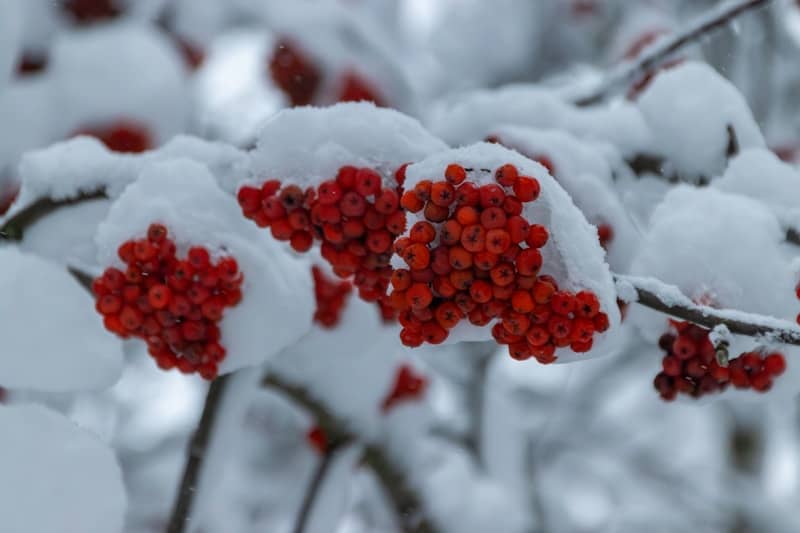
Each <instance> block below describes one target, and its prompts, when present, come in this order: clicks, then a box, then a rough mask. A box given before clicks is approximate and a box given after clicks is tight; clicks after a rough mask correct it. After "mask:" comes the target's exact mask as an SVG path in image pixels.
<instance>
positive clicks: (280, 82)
mask: <svg viewBox="0 0 800 533" xmlns="http://www.w3.org/2000/svg"><path fill="white" fill-rule="evenodd" d="M269 72H270V75H271V76H272V81H273V82H274V83H275V85H277V86H278V88H279V89H280V90H282V91H283V92H284V94H286V96H287V97H288V98H289V101H290V102H291V104H292V105H293V106H300V105H308V104H310V103H311V101H312V100H313V98H314V94H316V92H317V89H318V88H319V85H320V83H321V81H322V75H321V74H320V71H319V69H318V68H317V66H316V65H315V64H314V62H313V61H312V60H311V59H310V58H309V57H308V56H306V55H305V54H304V53H303V52H302V51H301V50H300V48H299V47H298V46H297V44H295V43H293V42H291V41H290V40H288V39H285V38H284V39H281V40H280V41H278V43H277V44H276V45H275V49H274V51H273V53H272V57H271V58H270V61H269Z"/></svg>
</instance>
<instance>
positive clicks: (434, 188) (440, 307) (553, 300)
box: [390, 145, 618, 363]
mask: <svg viewBox="0 0 800 533" xmlns="http://www.w3.org/2000/svg"><path fill="white" fill-rule="evenodd" d="M476 146H477V148H475V147H473V148H472V150H473V151H477V152H478V153H479V154H481V155H482V156H483V157H480V156H477V157H476V156H475V155H474V154H472V153H471V152H470V149H464V150H461V151H453V152H452V153H451V154H450V155H452V156H453V157H452V162H449V163H447V164H446V165H441V161H442V158H441V156H437V158H436V165H426V166H423V167H422V170H419V169H416V170H417V171H416V172H415V175H416V176H415V179H414V180H413V181H411V180H409V183H408V185H407V190H406V191H405V192H404V194H403V196H402V198H401V205H402V206H403V208H404V209H406V210H408V211H409V212H410V213H412V215H410V217H411V218H412V219H413V222H412V220H410V221H409V225H410V227H409V229H408V231H407V233H406V234H404V235H403V237H401V238H400V239H398V240H397V241H396V242H395V248H394V249H395V253H396V255H397V257H398V259H397V260H395V263H396V266H397V268H396V270H395V271H394V273H393V275H392V293H391V297H390V298H391V302H392V305H393V306H394V307H395V309H398V310H399V311H400V312H401V313H400V316H399V320H400V323H401V325H402V326H403V329H402V331H401V340H402V342H403V343H404V344H406V345H407V346H412V347H415V346H420V345H421V344H422V343H425V342H427V343H430V344H440V343H442V342H444V341H446V340H447V339H448V338H449V337H450V335H451V332H453V331H456V330H457V328H458V327H460V326H462V324H464V323H466V324H469V326H468V327H472V328H485V329H486V330H488V331H490V332H491V336H492V337H493V338H494V339H495V340H496V341H497V342H498V343H500V344H504V345H507V346H508V350H509V353H510V355H511V356H512V357H513V358H515V359H519V360H524V359H528V358H531V357H535V358H536V359H537V360H538V361H539V362H541V363H552V362H554V361H555V360H556V353H555V352H556V349H558V348H569V350H570V351H571V352H572V353H573V354H582V353H585V352H588V351H589V350H591V349H592V347H593V344H594V338H595V334H600V333H603V332H605V331H606V330H607V329H608V328H609V327H610V325H611V318H610V316H609V315H611V316H614V317H615V318H614V320H616V316H615V315H616V313H617V310H616V305H615V304H614V303H613V300H611V299H610V295H611V292H610V291H611V290H613V288H612V287H610V286H604V285H601V284H597V282H598V281H599V280H600V281H602V280H603V279H604V278H605V280H606V281H608V282H610V276H609V275H608V271H607V266H606V265H605V263H604V262H603V261H602V259H601V255H600V254H601V250H600V249H599V246H598V244H597V241H596V237H593V236H592V232H591V226H588V224H585V222H584V224H580V225H574V224H575V222H574V221H572V222H571V223H570V222H567V224H573V227H568V226H563V225H562V221H559V220H556V219H554V218H551V219H550V220H547V219H546V218H545V217H544V216H542V215H544V214H546V213H548V212H549V213H552V212H553V211H554V210H555V209H556V208H555V207H554V206H553V203H555V202H560V201H564V202H565V204H564V205H563V206H561V207H562V211H563V212H566V211H567V210H568V208H567V207H566V205H569V206H570V207H571V215H572V216H576V217H579V218H578V220H581V218H582V217H580V213H579V212H578V211H577V209H575V207H574V205H572V204H571V203H569V204H568V203H567V202H569V199H568V198H567V197H566V195H564V196H561V197H559V196H558V193H557V192H555V191H558V192H560V193H562V194H563V191H560V190H558V189H556V187H557V185H556V184H555V183H554V182H553V181H552V178H551V177H550V176H548V175H547V174H546V173H543V172H541V171H538V175H539V178H537V177H534V176H533V175H532V174H528V172H531V171H532V170H533V169H534V168H536V167H535V165H534V166H532V163H531V162H530V161H529V160H526V159H524V158H520V157H519V156H518V155H515V154H514V155H512V154H513V153H512V152H510V151H508V150H505V149H503V148H499V147H494V146H491V145H476ZM470 156H472V157H470ZM512 157H513V158H514V161H515V163H517V164H514V163H508V162H505V163H502V164H492V165H489V164H487V163H488V162H490V161H498V162H500V161H507V160H510V158H512ZM503 158H509V159H503ZM459 160H461V162H456V161H459ZM465 160H469V161H470V164H462V162H463V161H465ZM487 160H488V161H487ZM419 165H421V166H422V165H425V162H423V163H420V164H419ZM440 165H441V166H444V168H441V166H440ZM526 167H527V169H526ZM434 168H440V169H441V170H439V172H440V174H439V176H437V175H436V174H435V173H434V172H435V171H434V170H433V169H434ZM539 168H541V167H539ZM412 169H415V165H412V166H410V167H409V170H408V171H409V172H411V171H412ZM423 176H424V178H423V179H419V177H423ZM540 179H548V180H549V181H548V182H547V191H548V197H547V198H544V199H540V196H541V194H542V192H543V188H542V185H541V184H540ZM412 184H413V186H412ZM538 204H545V205H544V206H542V207H538ZM537 207H538V208H537ZM565 222H566V221H565ZM554 228H555V231H556V233H555V234H554V233H553V231H554ZM562 230H563V231H564V233H565V234H564V235H560V236H559V235H558V232H559V231H562ZM576 232H580V233H579V234H576ZM567 234H570V235H569V236H568V235H567ZM557 239H566V240H567V241H569V242H570V244H575V243H574V241H573V239H574V240H584V241H586V242H587V250H585V251H584V253H585V254H587V256H586V257H582V258H578V259H577V260H576V258H574V257H569V256H568V255H566V254H560V253H559V252H560V250H562V249H563V248H562V247H561V246H559V243H558V242H557ZM592 246H593V247H594V248H592ZM567 249H568V250H569V248H567ZM592 256H593V257H592ZM589 258H591V262H589V261H586V260H587V259H589ZM581 268H586V269H587V272H588V271H597V274H598V275H597V276H596V277H595V278H593V279H591V278H589V276H586V272H580V269H581ZM581 276H586V279H585V281H586V282H588V283H592V282H594V283H595V284H596V285H595V287H597V288H598V289H602V290H604V292H601V294H602V295H603V300H602V302H601V299H600V297H599V295H598V293H597V292H596V291H594V290H592V289H591V288H589V287H590V286H581V285H580V284H575V278H580V277H581ZM576 285H577V287H576ZM609 304H610V305H609ZM617 316H618V315H617ZM461 329H462V330H463V327H462V328H461ZM457 338H458V336H457Z"/></svg>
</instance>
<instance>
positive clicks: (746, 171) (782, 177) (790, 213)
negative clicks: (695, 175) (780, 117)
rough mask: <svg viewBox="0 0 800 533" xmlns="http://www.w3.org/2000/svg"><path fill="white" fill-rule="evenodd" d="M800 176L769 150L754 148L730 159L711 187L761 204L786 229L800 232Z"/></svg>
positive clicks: (795, 169) (792, 167)
mask: <svg viewBox="0 0 800 533" xmlns="http://www.w3.org/2000/svg"><path fill="white" fill-rule="evenodd" d="M798 185H800V172H799V171H798V169H797V168H796V167H794V166H792V165H789V164H787V163H784V162H783V161H781V160H780V159H778V156H776V155H775V154H774V153H772V152H771V151H769V150H766V149H761V148H753V149H750V150H745V151H743V152H742V153H740V154H739V155H737V156H736V157H735V158H733V159H731V161H730V163H729V164H728V168H727V170H725V173H724V174H723V175H722V177H720V178H719V179H716V180H714V181H713V182H712V186H713V187H715V188H717V189H719V190H721V191H726V192H730V193H736V194H741V195H742V196H747V197H748V198H752V199H754V200H758V201H760V202H762V203H763V204H764V205H765V206H766V207H768V208H769V209H770V210H771V211H772V212H773V213H775V215H776V216H777V217H778V219H779V220H780V221H781V222H783V223H784V224H786V225H789V226H792V227H795V228H800V187H798Z"/></svg>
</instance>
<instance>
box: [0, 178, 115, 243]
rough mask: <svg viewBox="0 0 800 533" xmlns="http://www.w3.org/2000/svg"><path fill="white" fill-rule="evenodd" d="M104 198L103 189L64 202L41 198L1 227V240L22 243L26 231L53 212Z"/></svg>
mask: <svg viewBox="0 0 800 533" xmlns="http://www.w3.org/2000/svg"><path fill="white" fill-rule="evenodd" d="M103 198H107V196H106V193H105V191H104V190H102V189H101V190H96V191H92V192H86V193H81V194H80V195H78V196H76V197H74V198H66V199H64V200H53V199H50V198H40V199H39V200H36V201H35V202H33V203H32V204H30V205H29V206H27V207H24V208H23V209H20V210H19V211H18V212H17V213H15V214H14V215H12V216H11V217H9V218H8V220H6V222H5V224H3V225H2V226H0V240H9V241H21V240H22V237H23V236H24V234H25V230H26V229H28V228H29V227H31V226H32V225H34V224H35V223H36V222H38V221H39V220H40V219H42V218H44V217H46V216H47V215H49V214H50V213H52V212H53V211H56V210H58V209H59V208H61V207H66V206H70V205H75V204H79V203H82V202H88V201H91V200H100V199H103Z"/></svg>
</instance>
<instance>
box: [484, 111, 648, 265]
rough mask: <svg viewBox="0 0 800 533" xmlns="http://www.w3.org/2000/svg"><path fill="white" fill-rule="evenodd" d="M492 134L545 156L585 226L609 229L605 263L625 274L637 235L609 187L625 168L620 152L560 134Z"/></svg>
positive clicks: (516, 130) (513, 130)
mask: <svg viewBox="0 0 800 533" xmlns="http://www.w3.org/2000/svg"><path fill="white" fill-rule="evenodd" d="M491 134H492V135H493V136H494V137H496V138H497V139H499V141H500V142H501V143H502V144H503V146H507V147H509V148H513V149H514V150H516V151H518V152H519V153H521V154H523V155H524V156H526V157H529V158H531V159H534V160H536V159H537V158H539V157H546V158H547V159H548V160H549V161H550V162H551V163H552V164H553V173H554V174H553V177H555V179H556V181H557V182H558V184H559V185H561V186H562V187H563V188H564V190H566V191H567V193H569V195H570V197H571V198H572V200H573V201H574V202H575V205H577V206H578V208H579V209H580V210H581V212H583V214H584V216H585V217H586V218H587V219H588V220H589V222H591V223H592V224H594V225H595V226H600V225H602V224H607V225H610V226H611V228H612V229H613V238H612V239H611V241H610V243H609V245H608V248H607V250H608V262H609V264H610V265H611V267H612V268H613V269H614V270H615V271H624V270H626V269H627V267H628V265H629V264H630V261H631V259H632V258H633V254H634V253H635V251H636V248H637V246H638V241H639V235H638V233H637V232H636V228H635V227H634V225H633V222H632V221H631V219H630V217H629V216H628V214H627V213H626V211H625V207H624V206H623V205H622V202H621V201H620V198H619V197H618V196H617V193H616V191H615V190H614V188H613V177H614V174H615V169H620V170H623V169H624V168H625V162H624V161H623V160H622V156H621V155H620V154H619V152H617V150H616V149H615V148H614V147H613V146H611V145H609V144H606V143H601V142H594V141H590V140H586V139H580V138H578V137H576V136H574V135H572V134H570V133H567V132H564V131H559V130H547V129H541V130H540V129H534V128H528V127H523V126H499V127H497V128H495V129H493V130H492V132H491Z"/></svg>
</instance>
